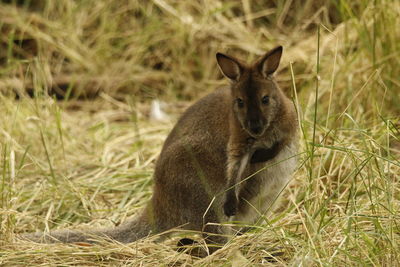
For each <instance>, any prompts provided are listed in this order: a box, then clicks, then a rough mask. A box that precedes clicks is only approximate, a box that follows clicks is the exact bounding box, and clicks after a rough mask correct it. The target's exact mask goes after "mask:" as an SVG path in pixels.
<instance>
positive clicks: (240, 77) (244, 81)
mask: <svg viewBox="0 0 400 267" xmlns="http://www.w3.org/2000/svg"><path fill="white" fill-rule="evenodd" d="M281 55H282V46H278V47H276V48H274V49H272V50H271V51H269V52H268V53H266V54H265V55H264V56H263V57H261V58H260V59H258V60H257V61H256V62H255V63H253V64H252V65H247V64H245V63H243V62H241V61H240V60H238V59H236V58H233V57H230V56H227V55H224V54H221V53H217V61H218V65H219V67H220V69H221V71H222V73H223V74H224V75H225V76H226V77H227V78H229V79H230V80H231V81H232V83H231V94H232V100H233V103H232V105H233V112H234V114H235V116H236V118H237V119H238V121H239V122H240V124H241V126H242V127H243V128H244V129H245V130H246V131H247V132H248V133H249V135H250V136H252V137H254V138H257V137H260V136H262V135H263V134H264V133H265V131H266V130H267V129H268V127H269V126H270V125H271V122H273V121H274V120H275V119H276V118H277V115H278V113H279V111H280V109H281V105H283V103H282V101H283V99H282V97H283V95H282V92H281V91H280V89H279V87H278V85H277V84H276V82H275V80H274V79H273V76H272V75H273V74H274V72H275V71H276V69H277V68H278V66H279V62H280V59H281Z"/></svg>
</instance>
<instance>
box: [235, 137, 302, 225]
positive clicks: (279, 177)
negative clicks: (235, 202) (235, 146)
mask: <svg viewBox="0 0 400 267" xmlns="http://www.w3.org/2000/svg"><path fill="white" fill-rule="evenodd" d="M256 151H257V150H256ZM255 153H256V152H255ZM258 153H260V154H259V155H258V156H260V155H261V156H262V157H261V156H260V157H261V158H263V159H265V158H268V157H270V156H272V155H273V154H274V153H276V155H274V157H272V158H271V159H268V160H267V161H262V162H257V163H251V162H250V163H249V164H248V165H247V168H246V170H245V172H244V173H245V177H244V178H245V179H246V177H247V180H246V182H245V183H243V185H242V187H241V189H240V193H239V198H240V199H242V200H241V204H240V205H239V206H240V207H239V213H238V215H237V216H236V220H238V221H242V222H248V223H253V222H254V220H256V219H257V218H258V217H259V215H260V214H264V213H265V212H267V211H268V210H269V209H270V207H271V206H272V205H273V203H274V202H275V200H276V199H277V197H278V195H279V194H280V192H281V191H282V190H283V188H284V187H285V186H286V185H287V184H288V182H289V180H290V177H291V174H292V173H293V171H294V169H295V167H296V153H297V148H296V145H295V144H294V143H289V144H288V145H286V146H284V147H283V148H282V149H280V150H279V151H277V152H276V151H260V152H258ZM263 154H265V155H263ZM253 155H254V154H253ZM258 159H259V158H258ZM251 160H255V158H253V157H252V158H251Z"/></svg>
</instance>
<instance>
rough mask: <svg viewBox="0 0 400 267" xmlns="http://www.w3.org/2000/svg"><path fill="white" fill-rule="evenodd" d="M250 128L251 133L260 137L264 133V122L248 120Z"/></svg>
mask: <svg viewBox="0 0 400 267" xmlns="http://www.w3.org/2000/svg"><path fill="white" fill-rule="evenodd" d="M248 129H249V130H250V134H251V135H253V136H255V137H258V136H260V135H262V134H263V133H264V125H263V122H262V121H261V120H250V121H249V122H248Z"/></svg>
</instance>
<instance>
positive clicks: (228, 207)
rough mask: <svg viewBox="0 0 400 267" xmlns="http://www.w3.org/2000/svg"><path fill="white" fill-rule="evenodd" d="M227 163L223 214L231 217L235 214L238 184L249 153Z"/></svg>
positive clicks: (237, 200)
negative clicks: (226, 188)
mask: <svg viewBox="0 0 400 267" xmlns="http://www.w3.org/2000/svg"><path fill="white" fill-rule="evenodd" d="M228 161H229V164H228V191H227V192H226V195H225V202H224V213H225V215H226V216H228V217H231V216H234V215H235V214H236V212H237V208H238V202H239V199H238V196H239V189H240V182H241V181H242V178H243V177H242V176H243V172H244V170H245V169H246V166H247V164H248V162H249V153H246V154H245V155H243V156H242V157H235V158H233V159H228Z"/></svg>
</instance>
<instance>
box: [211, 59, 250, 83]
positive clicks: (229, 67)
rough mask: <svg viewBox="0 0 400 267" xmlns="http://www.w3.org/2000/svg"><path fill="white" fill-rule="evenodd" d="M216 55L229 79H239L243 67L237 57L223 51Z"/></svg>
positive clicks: (219, 64) (220, 66)
mask: <svg viewBox="0 0 400 267" xmlns="http://www.w3.org/2000/svg"><path fill="white" fill-rule="evenodd" d="M216 56H217V62H218V66H219V68H220V69H221V71H222V73H223V74H224V75H225V76H226V77H228V78H229V79H231V80H234V81H238V80H239V78H240V75H241V74H242V72H243V68H242V66H240V64H239V62H238V61H237V60H236V59H234V58H231V57H229V56H227V55H224V54H222V53H217V55H216Z"/></svg>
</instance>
